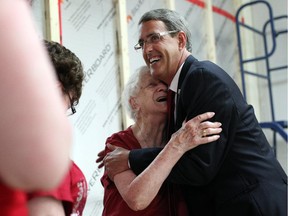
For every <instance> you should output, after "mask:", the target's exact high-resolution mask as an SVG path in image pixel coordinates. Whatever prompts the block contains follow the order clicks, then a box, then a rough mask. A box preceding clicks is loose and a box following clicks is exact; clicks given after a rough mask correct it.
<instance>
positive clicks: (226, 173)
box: [104, 9, 287, 216]
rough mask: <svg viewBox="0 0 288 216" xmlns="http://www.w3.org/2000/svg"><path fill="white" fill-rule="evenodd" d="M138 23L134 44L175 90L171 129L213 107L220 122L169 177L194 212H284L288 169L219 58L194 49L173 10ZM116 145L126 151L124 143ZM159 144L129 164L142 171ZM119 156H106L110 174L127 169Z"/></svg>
mask: <svg viewBox="0 0 288 216" xmlns="http://www.w3.org/2000/svg"><path fill="white" fill-rule="evenodd" d="M139 25H140V37H139V41H138V44H137V45H136V46H135V49H142V52H143V58H144V60H145V62H146V64H147V65H148V66H149V67H150V70H151V73H152V75H153V76H154V77H155V78H158V79H160V80H162V81H164V82H165V83H167V84H168V85H169V88H170V89H171V90H172V91H174V92H175V93H176V99H175V101H176V106H175V108H176V110H175V111H174V112H175V113H176V118H175V120H176V121H175V127H174V128H173V129H172V131H176V130H178V129H179V128H180V127H181V125H182V122H183V121H185V120H187V119H191V118H193V117H195V116H196V115H198V114H201V113H204V112H207V111H211V112H215V113H216V114H215V116H214V119H213V121H219V122H221V123H222V129H223V130H222V133H221V137H220V139H219V140H217V141H215V142H216V143H211V144H207V145H202V146H199V147H197V148H195V149H193V150H191V151H189V152H187V153H186V154H185V155H184V156H183V157H182V158H181V159H180V161H179V162H178V163H177V164H176V166H175V167H174V168H173V170H172V172H171V173H170V176H169V177H168V181H170V182H173V183H176V184H180V185H182V186H183V189H184V190H183V191H184V193H185V197H186V201H187V204H188V208H189V214H190V215H193V216H232V215H233V216H256V215H257V216H258V215H259V216H260V215H261V216H276V215H277V216H286V215H287V214H286V213H287V193H286V192H287V176H286V174H285V172H284V170H283V169H282V167H281V165H280V164H279V162H278V161H277V159H276V158H275V156H274V154H273V150H272V148H271V147H270V145H269V143H268V141H267V140H266V138H265V135H264V133H263V131H262V129H261V128H260V126H259V124H258V121H257V119H256V117H255V114H254V111H253V108H252V106H251V105H248V104H247V103H246V101H245V100H244V98H243V96H242V94H241V92H240V90H239V88H238V87H237V85H236V83H235V82H234V81H233V80H232V79H231V77H230V76H229V75H228V74H227V73H226V72H225V71H224V70H222V69H221V68H220V67H218V66H217V65H215V64H213V63H211V62H209V61H198V60H197V59H195V58H194V57H193V56H192V55H191V38H190V36H191V35H190V32H189V29H188V27H187V24H186V22H185V20H184V19H183V18H182V17H181V16H179V14H177V13H176V12H174V11H171V10H167V9H157V10H152V11H149V12H147V13H145V14H144V15H143V16H142V18H141V19H140V21H139ZM171 121H172V120H171ZM203 135H204V136H205V135H209V131H207V132H206V134H203ZM115 151H116V152H117V154H118V156H119V154H120V155H123V156H124V157H128V156H127V155H128V153H127V152H125V151H124V150H123V149H118V148H116V150H115ZM160 151H161V149H153V148H152V149H140V150H132V151H130V152H129V164H130V168H131V169H132V170H133V171H134V172H135V173H136V174H139V173H141V172H142V171H143V170H144V169H145V168H146V167H147V165H148V164H149V163H151V162H152V161H153V159H154V158H155V157H156V155H157V154H158V153H159V152H160ZM126 160H127V159H126ZM116 161H117V162H116ZM119 161H120V159H119V158H117V159H116V155H113V154H111V155H110V156H107V157H106V158H105V160H104V163H105V164H107V166H109V171H110V172H111V173H112V175H115V174H116V173H117V172H120V171H122V170H123V169H128V167H127V165H126V161H125V160H124V161H122V162H121V163H120V162H119ZM113 162H116V164H115V163H114V165H113Z"/></svg>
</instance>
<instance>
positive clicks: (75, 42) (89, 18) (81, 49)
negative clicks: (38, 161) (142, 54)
mask: <svg viewBox="0 0 288 216" xmlns="http://www.w3.org/2000/svg"><path fill="white" fill-rule="evenodd" d="M61 13H62V41H63V45H64V46H66V47H67V48H69V49H70V50H72V51H73V52H75V53H76V54H77V56H78V57H79V58H80V59H81V61H82V62H83V65H84V70H85V81H84V89H83V94H82V97H81V99H80V102H79V105H78V106H77V107H76V110H77V113H76V114H75V116H73V117H72V118H71V121H72V122H73V125H74V129H75V130H74V134H75V137H74V140H75V145H74V148H73V154H72V158H73V160H74V161H75V162H76V164H77V165H79V167H80V168H81V170H82V171H83V172H84V174H85V176H86V179H87V182H88V199H87V203H86V207H85V210H84V215H87V216H88V215H94V216H96V215H101V213H102V208H103V207H102V200H103V187H102V185H101V183H100V178H101V176H102V175H103V170H99V169H98V168H97V164H96V163H95V160H96V158H97V153H98V152H99V151H100V150H102V149H103V148H104V144H105V141H106V138H107V137H108V136H110V135H111V134H112V133H115V132H117V131H119V130H121V116H120V113H121V112H120V110H119V109H120V103H119V102H120V101H119V71H118V62H117V52H116V50H117V44H116V30H115V29H116V27H115V8H114V6H113V4H112V1H107V0H105V1H104V0H96V1H95V0H83V1H76V0H74V1H72V0H69V1H63V3H62V6H61Z"/></svg>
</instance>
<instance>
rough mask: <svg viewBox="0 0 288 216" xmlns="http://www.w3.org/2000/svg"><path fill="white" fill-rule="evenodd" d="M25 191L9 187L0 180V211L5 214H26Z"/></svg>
mask: <svg viewBox="0 0 288 216" xmlns="http://www.w3.org/2000/svg"><path fill="white" fill-rule="evenodd" d="M26 206H27V201H26V193H24V192H22V191H20V190H15V189H11V188H9V187H7V186H5V185H4V184H2V183H1V182H0V212H1V215H5V216H19V215H21V216H26V215H28V209H27V207H26Z"/></svg>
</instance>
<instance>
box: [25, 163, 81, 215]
mask: <svg viewBox="0 0 288 216" xmlns="http://www.w3.org/2000/svg"><path fill="white" fill-rule="evenodd" d="M39 196H52V197H53V198H55V199H57V200H61V201H62V203H63V207H64V209H65V214H66V215H69V216H70V214H72V213H74V214H76V215H79V216H81V215H82V213H83V210H84V207H85V204H86V199H87V182H86V179H85V176H84V174H83V173H82V171H81V170H80V169H79V167H78V166H77V165H76V164H75V163H74V162H73V161H72V167H71V168H70V171H69V173H68V175H67V176H66V177H65V179H64V180H63V182H62V183H61V185H60V186H59V187H58V188H56V189H55V190H52V191H39V192H35V193H32V194H29V196H28V197H29V199H32V198H34V197H39Z"/></svg>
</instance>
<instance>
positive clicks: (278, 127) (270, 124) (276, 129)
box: [236, 0, 288, 155]
mask: <svg viewBox="0 0 288 216" xmlns="http://www.w3.org/2000/svg"><path fill="white" fill-rule="evenodd" d="M259 4H262V5H264V6H265V7H266V8H267V10H268V13H269V18H268V20H267V21H266V22H265V23H264V25H263V26H262V29H260V30H259V29H256V28H254V27H253V26H250V25H246V24H245V23H243V22H242V21H241V20H240V12H242V10H243V9H245V8H247V7H250V6H255V5H259ZM285 19H286V20H287V19H288V16H287V15H284V16H278V17H273V12H272V8H271V6H270V4H269V3H268V2H267V1H261V0H259V1H252V2H249V3H247V4H243V5H242V6H241V7H240V8H239V9H238V10H237V12H236V29H237V42H238V49H239V59H240V70H241V78H242V91H243V95H244V98H245V99H247V98H246V84H245V76H246V75H251V76H256V77H258V78H262V79H266V81H267V85H268V91H269V104H270V108H271V121H267V122H260V125H261V127H262V128H268V129H271V130H272V131H273V143H272V146H273V148H274V152H275V155H276V150H277V140H276V134H279V135H280V136H281V137H282V138H283V139H284V140H285V141H286V143H287V141H288V134H287V132H286V130H285V129H286V128H287V119H286V120H281V121H276V120H275V113H274V104H273V94H272V82H271V75H272V73H275V71H279V70H284V69H287V68H288V66H287V65H283V66H279V67H271V65H270V61H269V60H270V57H271V56H272V55H273V54H274V52H275V50H276V45H277V40H276V39H277V37H278V36H280V35H282V34H287V32H288V31H287V26H286V27H285V28H286V29H284V30H278V31H277V30H276V29H275V22H278V21H280V20H285ZM268 27H269V29H270V30H271V32H270V34H271V39H270V41H272V45H271V48H270V50H268V40H267V33H266V32H267V28H268ZM242 28H245V29H247V30H249V31H252V32H253V33H255V34H258V35H260V36H262V38H263V43H264V54H263V56H257V57H254V58H247V59H245V58H244V57H243V51H242V39H241V32H240V30H241V29H242ZM256 61H265V65H266V74H265V75H263V74H258V73H256V72H253V71H247V70H245V68H244V65H245V64H247V63H251V62H256Z"/></svg>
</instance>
